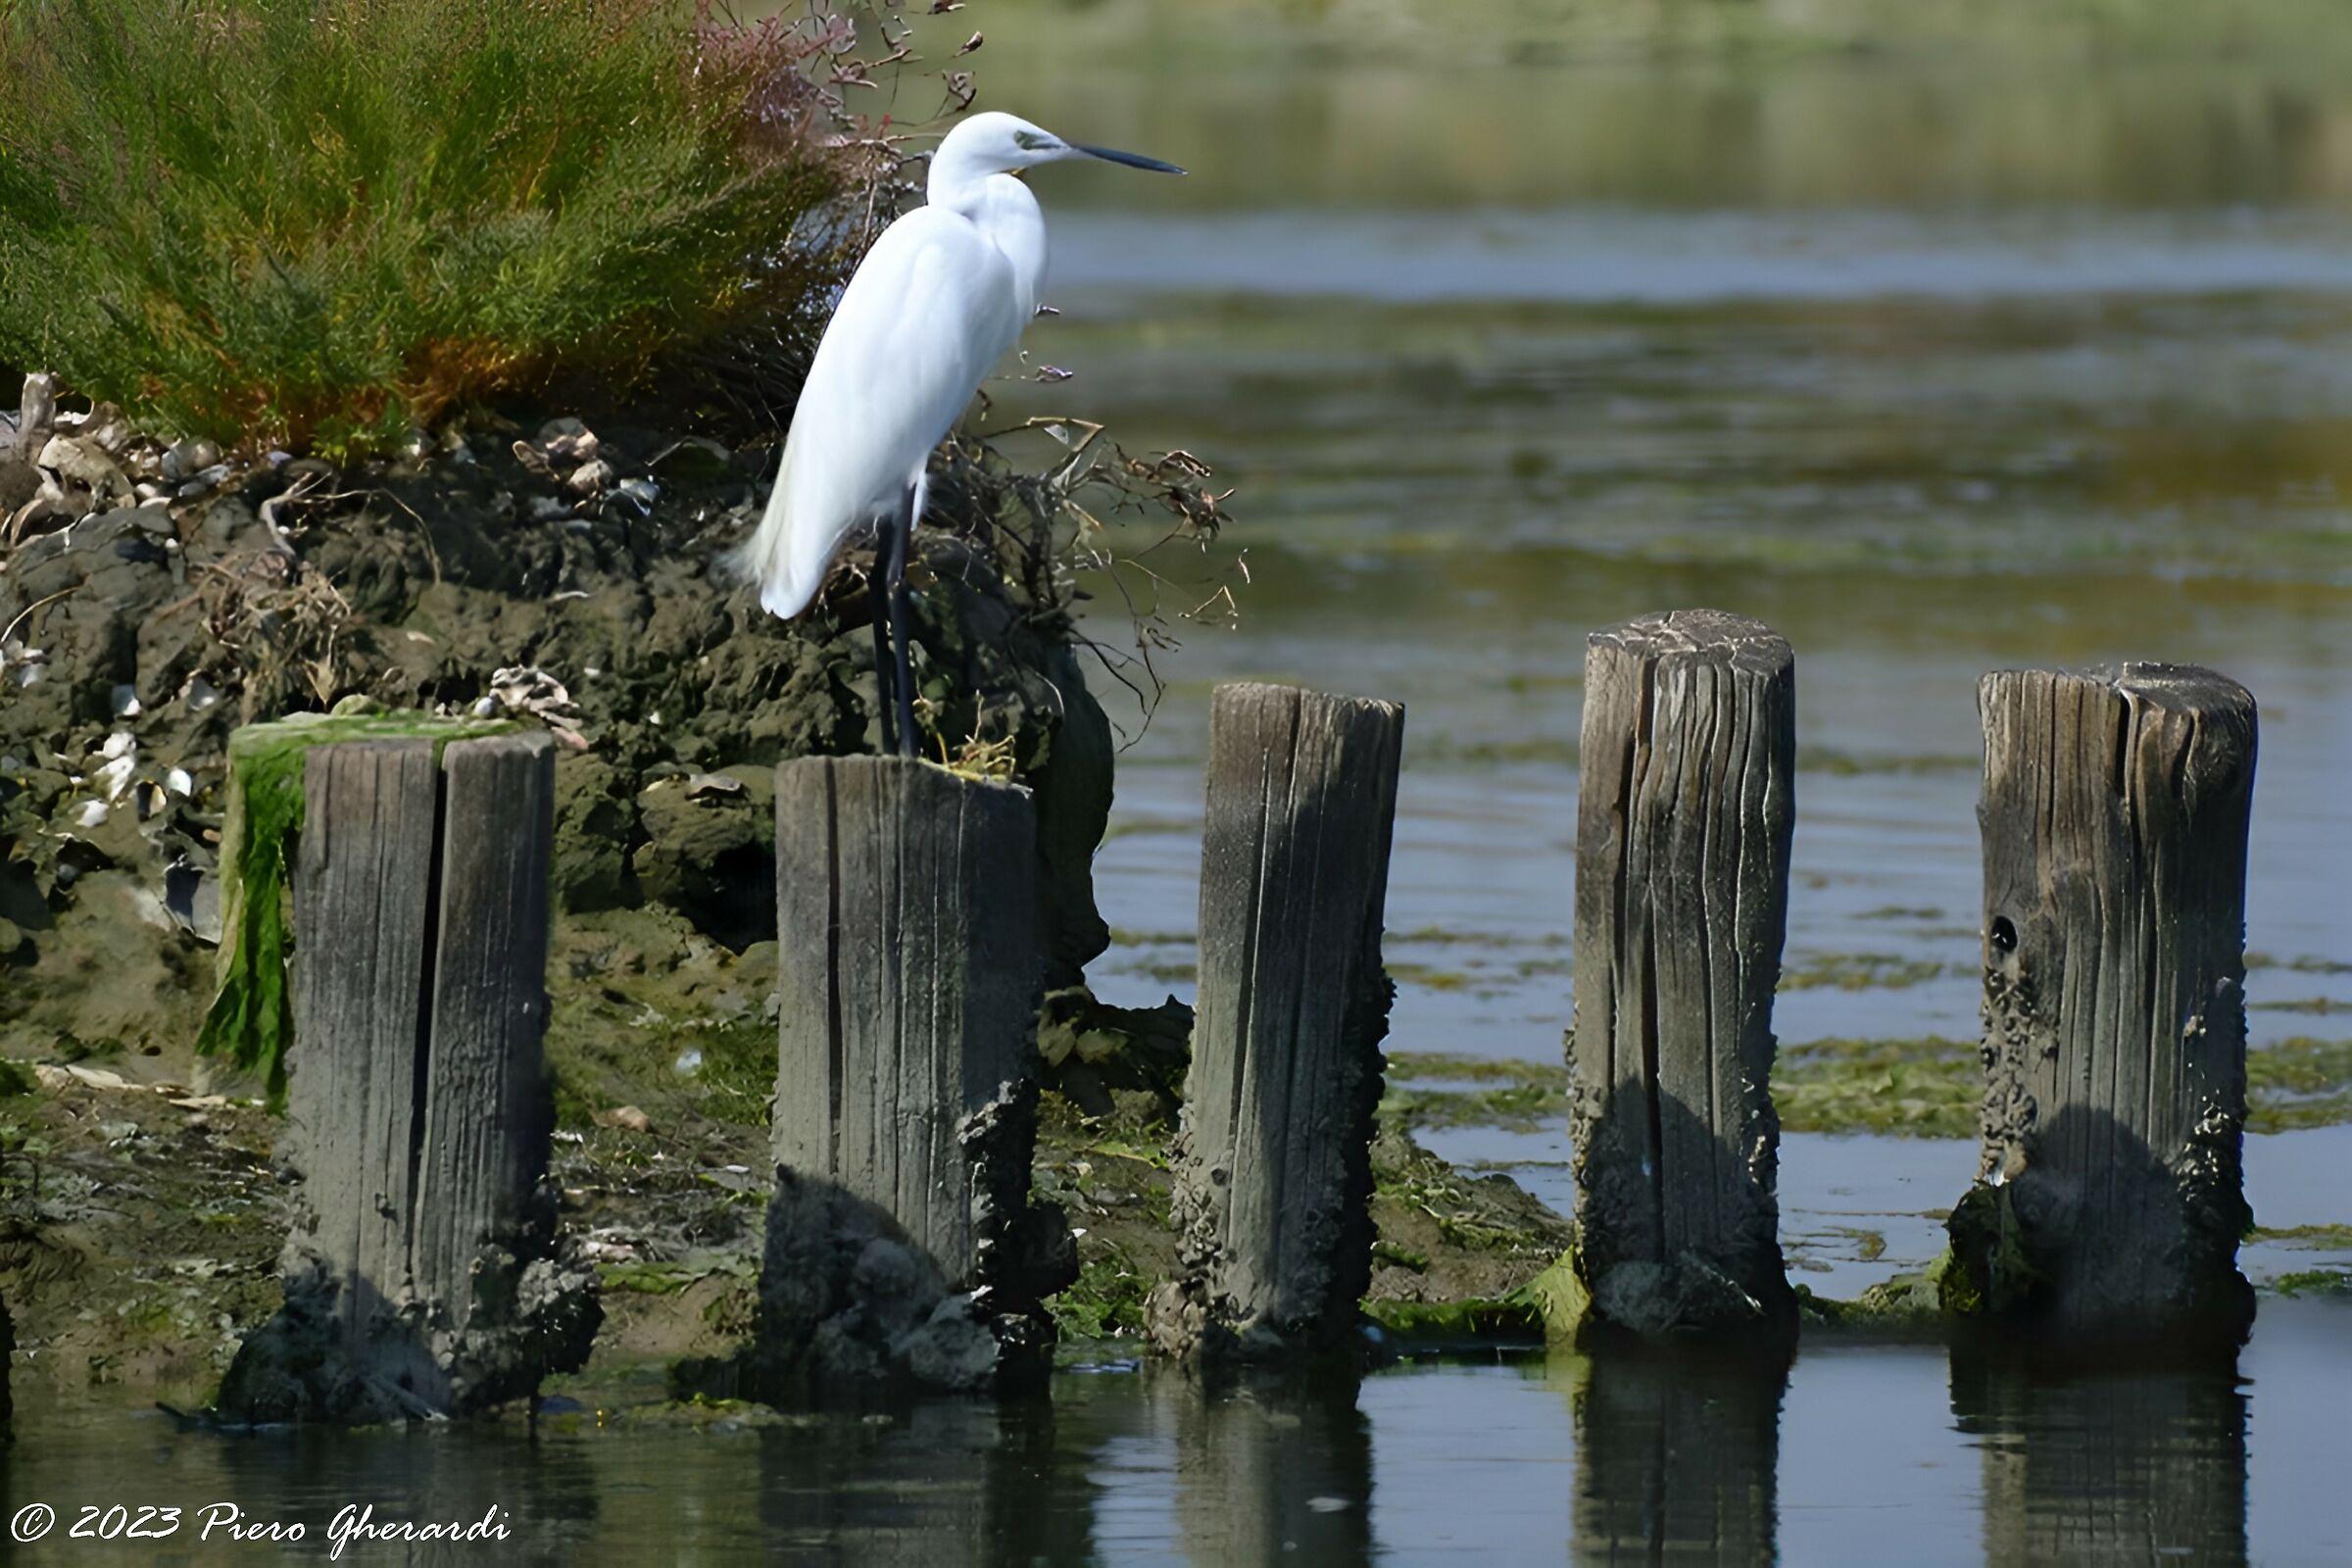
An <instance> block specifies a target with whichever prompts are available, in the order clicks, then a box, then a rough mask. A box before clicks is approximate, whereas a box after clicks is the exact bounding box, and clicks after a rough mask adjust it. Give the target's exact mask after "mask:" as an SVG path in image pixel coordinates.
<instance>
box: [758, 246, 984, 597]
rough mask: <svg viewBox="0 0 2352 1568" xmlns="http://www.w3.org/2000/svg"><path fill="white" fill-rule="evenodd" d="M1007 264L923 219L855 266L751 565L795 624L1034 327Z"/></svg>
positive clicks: (797, 419) (796, 416)
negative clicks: (854, 541) (861, 531)
mask: <svg viewBox="0 0 2352 1568" xmlns="http://www.w3.org/2000/svg"><path fill="white" fill-rule="evenodd" d="M1014 295H1015V288H1014V279H1013V276H1012V270H1011V268H1010V266H1009V265H1008V264H1007V263H1006V261H1005V257H1004V255H1003V253H1001V252H1000V251H999V250H998V249H997V248H996V247H995V246H994V245H992V244H990V243H989V241H988V240H987V238H986V237H984V236H983V235H982V234H981V233H980V231H979V230H978V229H976V228H974V227H973V226H972V224H971V223H970V222H969V221H966V220H965V219H963V218H961V217H958V216H957V215H956V214H954V213H950V212H946V211H943V210H941V209H937V208H929V207H924V208H918V209H916V210H915V211H914V212H911V213H908V214H907V216H906V217H904V218H902V219H900V220H899V221H897V222H895V223H893V224H891V225H890V227H889V229H888V230H886V231H885V232H884V233H883V235H882V237H881V239H879V240H877V241H876V242H875V244H874V248H873V249H872V250H871V251H869V252H867V253H866V258H865V260H864V261H863V262H862V263H860V264H859V265H858V271H857V275H856V276H854V277H852V278H851V279H850V286H849V287H848V289H846V290H845V291H843V293H842V296H841V303H840V305H839V306H838V307H836V308H835V310H834V312H833V319H832V320H831V321H830V322H828V323H827V324H826V327H825V332H824V337H823V338H822V339H821V340H820V341H819V342H818V344H817V349H816V358H815V360H814V362H813V363H811V364H810V366H809V379H808V382H807V383H806V384H805V385H804V386H803V387H802V388H801V400H800V405H799V407H798V408H797V409H796V410H795V411H794V413H793V417H792V430H791V432H790V434H789V435H787V436H786V438H785V443H784V466H783V469H782V471H781V472H779V473H778V474H777V476H776V487H775V490H774V492H773V493H772V494H771V495H770V496H769V497H768V503H767V512H766V515H764V516H763V517H762V518H761V519H760V529H759V532H758V533H756V534H755V535H754V536H753V538H752V542H751V544H750V545H749V546H748V547H746V549H745V551H744V557H743V564H744V565H745V566H746V567H747V568H748V570H749V573H750V575H752V576H753V577H754V579H755V580H756V581H758V583H759V584H760V603H761V604H763V605H765V606H766V607H767V608H768V610H770V611H771V612H773V613H776V614H778V615H783V616H786V617H790V616H793V615H797V614H799V613H801V612H802V611H803V610H805V609H807V608H808V606H809V601H810V600H812V599H814V598H815V597H816V591H817V589H818V588H819V587H820V586H822V584H823V582H824V578H825V569H826V567H827V566H828V565H829V564H831V562H832V559H833V552H834V550H835V549H836V548H837V547H838V546H839V545H840V543H841V539H842V536H843V535H844V534H846V533H848V532H849V531H850V530H851V529H852V528H855V527H856V526H857V525H858V523H860V522H863V521H865V520H866V519H868V518H869V517H873V516H877V515H882V514H884V513H886V512H888V511H889V510H890V509H891V508H893V507H895V506H897V505H898V504H899V500H900V497H901V496H903V495H904V494H905V493H906V490H907V486H908V485H910V484H912V483H913V482H914V481H915V479H916V478H917V477H919V476H920V475H921V473H922V471H923V466H924V465H925V464H926V463H927V462H928V461H929V459H930V456H931V449H932V448H934V447H936V446H938V445H939V443H940V441H941V439H942V438H944V437H945V436H946V435H947V433H948V431H949V430H950V429H952V428H953V427H954V426H955V423H956V416H958V415H959V414H961V413H962V412H963V409H964V405H965V404H967V403H969V402H970V401H971V398H972V393H973V392H974V391H975V390H976V389H977V388H978V387H979V385H980V380H981V377H983V376H985V375H986V374H987V373H988V372H989V370H990V368H992V367H994V366H995V364H996V362H997V361H998V360H999V359H1001V358H1003V357H1004V354H1005V350H1007V349H1009V348H1010V347H1011V346H1012V345H1013V343H1014V342H1016V341H1017V340H1018V339H1019V337H1020V333H1021V328H1022V326H1023V325H1024V324H1026V323H1025V322H1023V321H1022V319H1020V310H1019V304H1018V301H1017V300H1016V299H1015V297H1014Z"/></svg>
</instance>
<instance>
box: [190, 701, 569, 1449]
mask: <svg viewBox="0 0 2352 1568" xmlns="http://www.w3.org/2000/svg"><path fill="white" fill-rule="evenodd" d="M302 793H303V798H304V807H303V816H302V827H301V830H300V842H299V846H298V850H297V855H296V863H295V868H294V941H295V948H296V956H295V960H294V974H293V994H294V1050H293V1052H292V1053H291V1054H290V1056H289V1061H290V1064H291V1067H292V1077H291V1089H290V1094H289V1105H288V1139H287V1143H288V1149H287V1159H286V1162H287V1163H288V1164H289V1165H290V1166H291V1167H292V1168H293V1169H294V1170H296V1171H297V1172H298V1173H299V1174H300V1175H301V1177H302V1184H303V1185H302V1196H301V1209H302V1212H303V1216H304V1218H303V1222H302V1224H301V1225H300V1227H299V1228H298V1229H297V1230H296V1232H295V1234H294V1236H293V1237H292V1238H291V1239H290V1240H289V1242H288V1243H287V1248H286V1252H285V1255H284V1257H283V1258H282V1259H281V1261H280V1271H281V1273H282V1274H283V1276H284V1285H285V1293H286V1304H285V1307H284V1309H283V1310H281V1311H280V1312H279V1313H278V1314H277V1316H276V1317H275V1318H273V1319H272V1320H271V1321H270V1324H269V1325H267V1326H266V1327H265V1328H263V1329H262V1330H260V1331H259V1332H257V1333H255V1334H254V1335H252V1336H250V1337H249V1338H248V1339H247V1341H246V1343H245V1345H244V1346H243V1347H242V1348H240V1349H239V1351H238V1355H237V1359H236V1362H235V1364H234V1365H233V1366H232V1367H231V1368H230V1371H229V1374H228V1378H227V1380H226V1383H225V1385H224V1386H223V1389H222V1393H221V1407H222V1408H223V1409H224V1410H227V1411H229V1412H231V1413H233V1414H236V1415H239V1416H242V1417H245V1418H248V1419H265V1418H285V1417H290V1416H312V1417H319V1418H323V1419H327V1420H333V1421H381V1420H390V1419H399V1418H403V1417H408V1416H416V1415H448V1414H454V1413H462V1412H466V1411H470V1410H479V1409H482V1408H485V1407H487V1406H490V1405H493V1404H496V1403H500V1402H503V1401H504V1400H507V1399H511V1398H514V1397H517V1396H521V1395H527V1394H529V1393H531V1392H532V1391H533V1390H534V1389H535V1388H536V1387H537V1385H538V1382H539V1380H540V1378H541V1377H542V1376H543V1375H544V1374H546V1373H547V1372H550V1371H561V1370H567V1369H569V1368H572V1367H576V1366H578V1365H580V1364H582V1363H583V1362H584V1361H585V1360H586V1358H587V1352H588V1348H589V1345H590V1342H591V1341H592V1340H593V1338H594V1336H595V1332H596V1327H597V1324H598V1322H599V1320H600V1318H601V1310H600V1308H599V1306H598V1304H597V1297H596V1281H595V1275H594V1273H593V1272H592V1271H591V1270H589V1269H587V1268H586V1267H584V1266H582V1265H579V1264H577V1263H574V1262H571V1261H569V1260H568V1259H566V1258H564V1257H560V1256H559V1255H558V1250H557V1247H556V1235H555V1231H556V1214H555V1194H554V1192H553V1190H552V1189H551V1188H549V1187H548V1186H547V1185H546V1183H545V1177H546V1173H547V1160H548V1138H549V1134H550V1132H551V1131H552V1129H553V1126H554V1121H555V1116H554V1106H553V1101H552V1091H551V1088H550V1085H549V1083H548V1079H547V1073H546V1068H545V1064H544V1059H543V1057H542V1055H541V1036H542V1034H543V1033H544V1031H545V1029H546V1027H547V994H546V989H545V982H546V964H547V935H548V859H549V853H550V847H551V840H552V837H553V828H554V815H553V812H554V794H555V786H554V756H553V748H552V744H551V742H550V740H549V738H548V736H547V735H545V734H544V733H532V734H508V735H498V736H492V737H489V738H485V739H478V740H453V741H447V742H446V743H443V742H440V741H437V740H436V739H435V738H433V737H430V736H412V737H407V738H391V739H383V740H369V741H355V742H346V743H340V744H324V745H319V746H315V747H313V748H312V749H310V750H309V751H308V752H307V753H306V754H305V756H304V759H303V762H302Z"/></svg>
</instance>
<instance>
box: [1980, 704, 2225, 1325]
mask: <svg viewBox="0 0 2352 1568" xmlns="http://www.w3.org/2000/svg"><path fill="white" fill-rule="evenodd" d="M1978 707H1979V710H1980V711H1981V714H1982V716H1983V719H1984V725H1985V786H1984V796H1983V800H1982V803H1981V804H1980V806H1979V808H1978V816H1979V819H1980V822H1981V824H1982V827H1983V831H1984V847H1985V929H1984V962H1985V1001H1984V1012H1985V1039H1984V1046H1983V1055H1984V1060H1985V1103H1984V1113H1983V1133H1984V1136H1983V1144H1982V1150H1981V1152H1980V1156H1979V1165H1978V1186H1977V1187H1976V1188H1975V1189H1974V1190H1973V1191H1972V1192H1971V1193H1970V1194H1969V1196H1968V1197H1967V1198H1966V1199H1965V1200H1964V1201H1962V1203H1961V1204H1960V1206H1959V1207H1958V1208H1957V1209H1956V1210H1954V1212H1953V1215H1952V1221H1951V1229H1952V1236H1953V1246H1954V1253H1955V1256H1956V1257H1957V1258H1958V1259H1959V1261H1961V1262H1962V1263H1963V1264H1965V1265H1966V1266H1967V1268H1968V1271H1969V1277H1970V1279H1971V1281H1972V1282H1973V1283H1974V1284H1975V1286H1976V1287H1977V1288H1978V1291H1979V1292H1980V1294H1981V1295H1982V1296H1983V1298H1984V1299H1985V1304H1987V1305H1988V1306H1990V1307H1992V1308H1993V1309H1995V1310H2014V1311H2016V1312H2018V1313H2021V1314H2024V1315H2026V1316H2029V1317H2032V1318H2034V1319H2037V1320H2038V1321H2040V1322H2041V1323H2043V1324H2044V1325H2046V1326H2048V1327H2050V1328H2053V1329H2056V1330H2058V1331H2061V1332H2066V1333H2092V1332H2095V1333H2098V1334H2100V1335H2101V1336H2102V1337H2112V1336H2114V1335H2116V1334H2119V1333H2120V1334H2129V1335H2135V1336H2136V1335H2142V1334H2144V1335H2150V1336H2164V1337H2166V1338H2168V1339H2174V1340H2176V1341H2177V1340H2178V1339H2179V1338H2180V1337H2182V1336H2184V1335H2187V1336H2195V1335H2198V1334H2199V1333H2200V1331H2202V1332H2204V1333H2208V1334H2210V1335H2212V1336H2214V1337H2218V1338H2221V1339H2224V1340H2234V1339H2235V1338H2237V1337H2239V1336H2241V1335H2242V1334H2243V1332H2244V1330H2245V1328H2246V1326H2247V1324H2248V1323H2250V1322H2251V1320H2252V1315H2253V1295H2252V1292H2251V1291H2250V1289H2249V1288H2248V1287H2247V1285H2246V1282H2245V1279H2244V1278H2243V1276H2241V1275H2240V1274H2239V1273H2238V1271H2237V1266H2236V1256H2237V1240H2238V1237H2239V1235H2240V1234H2241V1233H2242V1231H2243V1230H2244V1227H2245V1224H2246V1222H2247V1211H2246V1206H2245V1201H2244V1198H2243V1195H2242V1180H2241V1172H2240V1164H2239V1153H2240V1143H2241V1136H2242V1133H2243V1129H2244V1125H2245V1113H2246V1079H2245V1069H2246V1019H2245V994H2244V984H2245V883H2246V831H2247V825H2248V815H2249V809H2250V807H2251V804H2252V800H2253V785H2254V758H2255V734H2256V721H2255V705H2254V699H2253V698H2252V696H2250V695H2249V694H2248V693H2247V692H2246V690H2245V688H2244V687H2242V686H2239V685H2238V684H2237V683H2236V682H2234V681H2232V680H2229V679H2228V678H2227V677H2225V676H2222V675H2217V674H2215V673H2214V672H2213V671H2211V670H2206V669H2195V668H2188V667H2180V666H2174V665H2166V664H2145V663H2131V664H2124V665H2121V666H2118V667H2113V668H2103V669H2097V670H2092V671H2088V672H2085V673H2082V674H2065V673H2059V672H2056V671H2051V670H1998V671H1995V672H1993V673H1991V674H1988V675H1986V676H1985V678H1984V680H1983V682H1982V683H1981V684H1980V686H1979V688H1978Z"/></svg>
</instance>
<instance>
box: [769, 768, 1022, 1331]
mask: <svg viewBox="0 0 2352 1568" xmlns="http://www.w3.org/2000/svg"><path fill="white" fill-rule="evenodd" d="M1036 875H1037V848H1036V821H1035V813H1034V811H1033V809H1032V806H1031V802H1030V799H1029V796H1028V794H1027V792H1025V791H1023V790H1020V789H1017V788H1015V787H1013V786H1010V785H1003V784H989V783H981V782H976V781H974V780H970V779H964V778H959V777H957V776H956V775H955V774H952V773H950V772H948V771H946V770H945V769H943V768H938V767H933V766H931V765H929V764H927V763H923V762H918V761H913V760H902V759H898V758H871V757H853V758H808V759H801V760H793V761H788V762H785V763H783V764H782V765H781V766H779V767H778V768H777V770H776V904H777V910H776V915H777V932H778V939H779V940H778V957H777V993H778V1004H779V1008H780V1012H779V1020H778V1033H777V1073H776V1100H775V1110H774V1116H773V1121H772V1124H771V1135H772V1142H773V1152H774V1155H775V1159H776V1162H777V1163H778V1164H779V1165H782V1166H785V1167H787V1168H788V1169H790V1170H792V1171H794V1172H796V1173H798V1174H800V1175H802V1176H805V1177H813V1178H816V1179H818V1180H822V1181H825V1182H830V1183H832V1184H835V1185H836V1186H838V1187H840V1188H841V1189H843V1190H844V1191H846V1192H848V1193H849V1194H851V1195H852V1196H854V1197H856V1198H858V1199H861V1200H863V1201H867V1202H871V1203H874V1204H877V1205H879V1206H880V1207H881V1208H883V1209H884V1210H885V1211H887V1212H888V1213H889V1214H890V1215H891V1216H893V1218H895V1220H896V1221H897V1223H898V1224H899V1225H900V1226H901V1227H903V1228H904V1230H905V1232H906V1233H907V1236H908V1237H909V1238H910V1239H911V1240H913V1241H914V1242H915V1243H917V1244H918V1245H919V1246H921V1247H922V1248H923V1250H925V1251H927V1252H928V1253H929V1254H930V1255H931V1257H932V1259H933V1260H934V1261H936V1262H937V1263H938V1265H939V1267H940V1268H941V1270H942V1271H943V1272H944V1273H945V1274H946V1275H947V1277H948V1279H949V1280H950V1282H951V1283H952V1284H953V1285H954V1286H955V1287H956V1288H957V1289H961V1290H968V1289H971V1288H972V1287H974V1286H976V1285H979V1284H983V1283H988V1282H989V1275H990V1268H989V1262H990V1253H991V1251H992V1249H993V1247H994V1244H996V1243H997V1242H999V1241H1001V1240H1002V1239H1003V1234H1004V1230H1005V1227H1007V1226H1010V1225H1012V1224H1014V1223H1016V1222H1017V1221H1018V1219H1019V1212H1018V1210H1019V1208H1020V1206H1021V1204H1023V1203H1025V1201H1026V1195H1027V1187H1028V1169H1029V1154H1030V1147H1029V1142H1028V1138H1027V1137H1026V1136H1022V1134H1023V1132H1024V1127H1009V1128H1008V1129H1007V1131H1008V1132H1009V1133H1010V1134H1011V1135H1012V1138H1011V1141H1012V1142H1013V1143H1016V1144H1017V1145H1018V1147H1017V1148H1005V1149H999V1148H995V1147H992V1146H991V1142H990V1138H989V1136H988V1132H989V1128H990V1127H992V1126H993V1125H995V1123H996V1122H997V1121H998V1120H1000V1119H1001V1118H1000V1117H998V1116H993V1115H991V1112H992V1109H993V1107H998V1106H1003V1105H1009V1104H1011V1103H1014V1102H1016V1101H1019V1100H1021V1099H1022V1097H1023V1095H1024V1093H1028V1094H1033V1093H1034V1090H1033V1088H1032V1087H1030V1086H1032V1085H1033V1083H1034V1068H1033V1061H1034V1057H1035V1054H1036V1038H1035V1026H1036V1009H1037V998H1038V979H1039V972H1040V971H1039V959H1038V948H1037V931H1036ZM1012 1119H1013V1121H1015V1122H1019V1121H1021V1120H1022V1118H1020V1117H1014V1118H1012ZM1025 1129H1026V1131H1027V1132H1028V1133H1031V1134H1033V1130H1034V1127H1033V1123H1026V1124H1025ZM1005 1161H1009V1162H1013V1163H1017V1165H1018V1167H1019V1169H1018V1173H1017V1180H1009V1179H1007V1177H1008V1173H1006V1172H1005V1171H1003V1170H999V1169H996V1168H994V1165H995V1163H1001V1162H1005Z"/></svg>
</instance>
